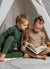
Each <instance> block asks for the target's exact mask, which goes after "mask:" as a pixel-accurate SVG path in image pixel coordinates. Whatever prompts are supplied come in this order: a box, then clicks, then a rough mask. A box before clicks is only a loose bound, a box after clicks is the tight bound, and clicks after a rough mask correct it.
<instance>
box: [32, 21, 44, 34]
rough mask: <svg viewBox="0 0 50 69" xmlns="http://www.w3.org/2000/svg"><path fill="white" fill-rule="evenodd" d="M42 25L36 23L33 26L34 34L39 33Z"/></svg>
mask: <svg viewBox="0 0 50 69" xmlns="http://www.w3.org/2000/svg"><path fill="white" fill-rule="evenodd" d="M43 25H44V24H39V23H38V22H36V23H35V24H34V25H33V29H34V31H35V32H36V33H38V32H40V31H41V29H42V28H43Z"/></svg>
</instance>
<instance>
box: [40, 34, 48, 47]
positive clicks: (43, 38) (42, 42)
mask: <svg viewBox="0 0 50 69" xmlns="http://www.w3.org/2000/svg"><path fill="white" fill-rule="evenodd" d="M41 45H43V46H47V45H46V44H45V33H43V35H42V38H41Z"/></svg>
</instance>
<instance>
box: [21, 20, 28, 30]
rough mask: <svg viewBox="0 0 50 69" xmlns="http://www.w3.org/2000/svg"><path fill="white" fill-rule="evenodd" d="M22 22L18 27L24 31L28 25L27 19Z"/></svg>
mask: <svg viewBox="0 0 50 69" xmlns="http://www.w3.org/2000/svg"><path fill="white" fill-rule="evenodd" d="M23 22H24V23H22V24H21V25H20V29H21V30H23V31H25V29H26V28H27V26H28V20H24V21H23Z"/></svg>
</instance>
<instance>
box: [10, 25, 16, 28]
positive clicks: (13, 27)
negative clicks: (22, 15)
mask: <svg viewBox="0 0 50 69" xmlns="http://www.w3.org/2000/svg"><path fill="white" fill-rule="evenodd" d="M15 28H17V26H16V25H14V26H12V27H9V29H15Z"/></svg>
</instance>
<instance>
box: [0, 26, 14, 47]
mask: <svg viewBox="0 0 50 69" xmlns="http://www.w3.org/2000/svg"><path fill="white" fill-rule="evenodd" d="M12 33H13V27H11V28H9V29H8V30H7V31H6V32H4V33H2V35H0V47H1V46H2V43H3V42H4V40H5V38H6V37H7V36H8V35H10V34H12Z"/></svg>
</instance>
